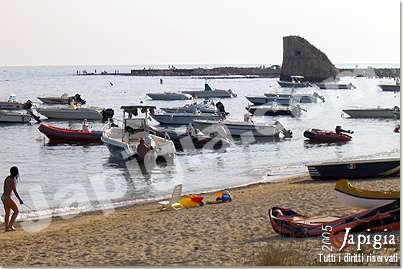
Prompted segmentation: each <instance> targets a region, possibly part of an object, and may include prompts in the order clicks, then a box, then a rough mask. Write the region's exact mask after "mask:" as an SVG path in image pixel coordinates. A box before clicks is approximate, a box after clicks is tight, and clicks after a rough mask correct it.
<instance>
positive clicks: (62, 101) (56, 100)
mask: <svg viewBox="0 0 403 269" xmlns="http://www.w3.org/2000/svg"><path fill="white" fill-rule="evenodd" d="M38 99H39V100H40V101H41V102H42V103H44V104H48V105H68V104H70V102H71V101H72V100H75V101H76V102H78V103H80V104H82V105H84V104H85V103H86V101H85V100H84V99H82V98H81V96H80V94H78V93H77V94H76V95H74V96H69V95H68V94H67V93H64V94H63V95H62V96H60V97H38Z"/></svg>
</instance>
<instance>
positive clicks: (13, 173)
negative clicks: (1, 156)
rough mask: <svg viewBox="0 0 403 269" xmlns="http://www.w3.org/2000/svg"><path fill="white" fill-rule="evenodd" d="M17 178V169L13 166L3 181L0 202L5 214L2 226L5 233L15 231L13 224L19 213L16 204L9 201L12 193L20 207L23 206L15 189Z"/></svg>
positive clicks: (11, 200)
mask: <svg viewBox="0 0 403 269" xmlns="http://www.w3.org/2000/svg"><path fill="white" fill-rule="evenodd" d="M18 177H19V172H18V168H17V167H16V166H13V167H11V169H10V175H9V176H8V177H7V178H6V179H5V180H4V191H3V194H2V195H1V201H2V202H3V205H4V212H5V215H4V225H5V231H6V232H9V231H15V228H14V222H15V219H16V218H17V216H18V213H19V210H18V207H17V205H16V203H15V202H14V201H13V199H11V194H12V192H14V194H15V196H16V197H17V199H18V201H19V202H20V204H21V205H22V204H23V202H22V200H21V198H20V195H19V194H18V192H17V188H16V185H17V181H18ZM11 210H13V215H12V216H11V219H10V212H11Z"/></svg>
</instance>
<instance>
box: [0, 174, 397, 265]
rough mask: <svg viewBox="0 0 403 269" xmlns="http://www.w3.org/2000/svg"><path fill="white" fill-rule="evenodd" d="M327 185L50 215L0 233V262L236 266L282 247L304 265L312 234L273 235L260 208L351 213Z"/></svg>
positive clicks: (299, 182) (316, 245)
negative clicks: (172, 206) (45, 222)
mask: <svg viewBox="0 0 403 269" xmlns="http://www.w3.org/2000/svg"><path fill="white" fill-rule="evenodd" d="M352 182H353V184H354V185H355V186H361V187H366V188H370V189H377V190H379V189H383V190H399V189H400V180H399V178H389V179H378V180H366V181H364V180H362V181H361V180H355V181H352ZM334 185H335V182H334V181H329V182H318V181H315V182H314V181H312V180H310V179H309V178H307V177H301V178H293V179H288V180H285V181H283V182H276V183H264V184H255V185H251V186H248V187H242V188H235V189H231V194H232V196H233V202H230V203H225V204H217V205H206V206H203V207H197V208H191V209H181V210H177V211H160V210H159V208H160V206H159V205H158V203H155V202H154V203H149V204H144V205H136V206H131V207H127V208H122V209H117V210H115V211H114V212H112V213H109V214H106V215H105V214H103V213H101V212H95V213H89V214H83V215H81V216H77V217H74V218H70V219H61V218H55V219H53V220H52V222H51V224H50V225H49V226H48V227H47V228H45V229H43V230H41V231H39V232H35V233H31V232H27V231H24V230H23V229H21V228H19V229H18V231H16V232H9V233H4V232H1V233H0V261H1V262H0V265H2V266H33V265H34V266H35V265H36V266H39V265H42V266H91V265H93V266H113V265H125V266H130V265H166V266H173V265H181V266H242V265H259V264H261V263H262V262H261V260H262V256H264V255H265V253H267V252H268V251H269V252H270V251H271V250H272V253H275V251H279V250H280V253H279V254H280V255H277V256H281V253H282V251H284V252H283V253H292V255H296V256H297V257H300V258H301V257H303V258H306V259H303V260H301V264H308V263H310V262H311V261H313V260H314V259H316V258H317V257H318V256H317V253H318V252H320V238H319V239H318V238H316V239H309V240H293V239H284V238H281V237H279V236H278V235H277V234H276V233H275V232H274V231H273V229H272V227H271V225H270V222H269V218H268V211H269V209H270V208H271V207H273V206H281V207H290V208H292V209H295V210H296V211H298V212H301V213H303V214H306V215H333V216H342V215H345V214H347V213H351V212H355V211H357V209H354V208H351V207H348V206H346V205H343V204H341V203H340V202H339V201H338V200H337V198H336V196H335V193H334V190H333V188H334ZM185 191H186V190H185ZM399 238H400V234H399ZM399 240H400V239H399ZM385 251H386V252H387V253H395V252H397V251H398V250H397V247H396V248H393V247H392V248H387V249H385ZM386 252H385V253H386ZM287 255H288V254H287ZM284 258H285V257H284ZM269 262H270V261H269ZM274 263H275V262H274V261H273V265H276V264H274ZM279 263H280V264H281V261H280V262H279ZM266 265H267V262H266Z"/></svg>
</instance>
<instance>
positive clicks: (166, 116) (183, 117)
mask: <svg viewBox="0 0 403 269" xmlns="http://www.w3.org/2000/svg"><path fill="white" fill-rule="evenodd" d="M151 117H152V118H153V119H154V120H156V121H158V122H159V123H160V124H165V125H188V124H189V123H192V122H193V121H194V120H214V121H218V120H220V119H222V118H223V117H224V118H225V114H219V113H215V114H212V113H161V114H154V115H151Z"/></svg>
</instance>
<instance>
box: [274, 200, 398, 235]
mask: <svg viewBox="0 0 403 269" xmlns="http://www.w3.org/2000/svg"><path fill="white" fill-rule="evenodd" d="M269 217H270V223H271V225H272V227H273V229H274V231H276V232H277V233H278V234H280V235H282V236H287V237H314V236H322V234H323V229H322V227H324V226H326V225H328V226H331V227H332V234H333V235H336V234H337V233H339V232H343V231H345V228H351V232H352V233H357V232H366V231H367V230H368V229H369V230H371V231H372V232H383V231H384V230H385V229H386V230H387V231H398V230H400V199H398V200H396V201H393V202H392V203H389V204H387V205H383V206H380V207H376V208H373V209H368V210H364V211H361V212H358V213H354V214H351V215H347V216H344V217H341V218H340V217H307V216H304V215H301V214H298V213H297V212H295V211H292V210H291V209H288V208H279V207H273V208H272V209H270V211H269Z"/></svg>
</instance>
